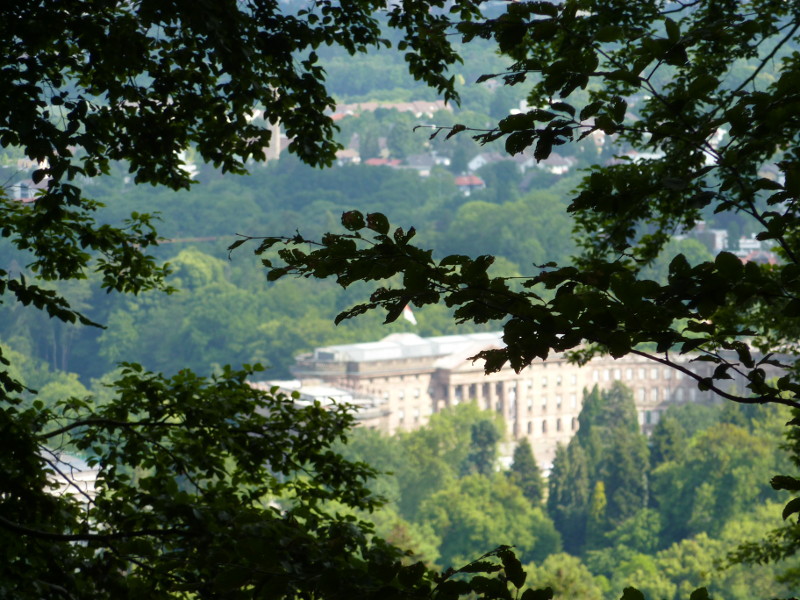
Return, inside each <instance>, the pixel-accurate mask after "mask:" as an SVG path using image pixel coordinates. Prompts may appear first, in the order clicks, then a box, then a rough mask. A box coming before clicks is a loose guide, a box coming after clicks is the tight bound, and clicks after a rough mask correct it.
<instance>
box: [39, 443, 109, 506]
mask: <svg viewBox="0 0 800 600" xmlns="http://www.w3.org/2000/svg"><path fill="white" fill-rule="evenodd" d="M42 458H43V459H44V461H45V469H46V470H47V478H48V480H50V482H51V484H52V487H51V488H50V493H51V494H53V495H55V496H63V495H65V494H66V495H68V496H73V497H75V498H76V499H77V500H78V501H79V502H81V503H82V504H84V505H87V506H88V504H89V503H91V502H93V501H94V499H95V496H96V495H97V489H96V484H97V476H98V474H99V473H100V469H99V468H98V467H90V466H89V464H88V463H87V462H86V461H84V460H83V459H81V458H79V457H77V456H74V455H72V454H67V453H66V452H61V451H56V450H50V449H45V450H44V451H43V452H42Z"/></svg>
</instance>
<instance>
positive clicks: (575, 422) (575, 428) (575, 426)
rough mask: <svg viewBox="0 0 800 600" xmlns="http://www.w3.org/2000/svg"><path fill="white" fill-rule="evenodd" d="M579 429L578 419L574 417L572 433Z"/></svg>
mask: <svg viewBox="0 0 800 600" xmlns="http://www.w3.org/2000/svg"><path fill="white" fill-rule="evenodd" d="M577 429H578V419H576V418H575V417H572V431H575V430H577Z"/></svg>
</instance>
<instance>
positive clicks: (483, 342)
mask: <svg viewBox="0 0 800 600" xmlns="http://www.w3.org/2000/svg"><path fill="white" fill-rule="evenodd" d="M502 337H503V334H502V332H499V331H493V332H489V333H468V334H463V335H445V336H439V337H429V338H422V337H420V336H418V335H417V334H415V333H393V334H391V335H388V336H386V337H385V338H383V339H382V340H380V341H378V342H367V343H362V344H343V345H339V346H326V347H324V348H317V349H316V350H314V356H313V359H314V360H316V361H323V362H324V361H329V362H341V361H353V362H367V361H378V360H396V359H403V358H422V357H437V356H449V355H452V354H459V355H460V356H461V355H462V353H463V352H465V351H470V350H473V349H474V348H475V347H478V346H480V347H486V346H489V345H502ZM473 354H474V352H473Z"/></svg>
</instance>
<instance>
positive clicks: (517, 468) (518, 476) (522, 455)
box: [508, 438, 546, 506]
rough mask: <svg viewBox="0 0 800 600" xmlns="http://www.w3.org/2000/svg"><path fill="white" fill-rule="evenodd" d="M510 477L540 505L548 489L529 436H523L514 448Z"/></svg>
mask: <svg viewBox="0 0 800 600" xmlns="http://www.w3.org/2000/svg"><path fill="white" fill-rule="evenodd" d="M508 478H509V480H510V481H511V483H513V484H514V485H516V486H517V487H518V488H520V489H521V490H522V494H523V495H524V496H525V497H526V498H527V499H528V500H529V501H530V503H531V504H533V505H534V506H539V505H540V504H541V503H542V500H543V499H544V492H545V489H546V488H545V483H544V479H543V478H542V472H541V470H540V469H539V465H538V464H536V459H535V458H534V456H533V450H532V449H531V444H530V442H528V438H522V440H520V442H519V443H518V444H517V446H516V448H514V457H513V462H512V463H511V470H510V471H509V472H508Z"/></svg>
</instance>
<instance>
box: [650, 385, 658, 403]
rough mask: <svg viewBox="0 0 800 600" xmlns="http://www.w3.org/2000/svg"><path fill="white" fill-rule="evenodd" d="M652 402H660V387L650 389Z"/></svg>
mask: <svg viewBox="0 0 800 600" xmlns="http://www.w3.org/2000/svg"><path fill="white" fill-rule="evenodd" d="M650 402H658V388H653V389H652V390H650Z"/></svg>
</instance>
